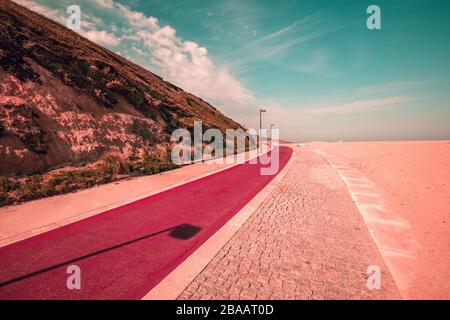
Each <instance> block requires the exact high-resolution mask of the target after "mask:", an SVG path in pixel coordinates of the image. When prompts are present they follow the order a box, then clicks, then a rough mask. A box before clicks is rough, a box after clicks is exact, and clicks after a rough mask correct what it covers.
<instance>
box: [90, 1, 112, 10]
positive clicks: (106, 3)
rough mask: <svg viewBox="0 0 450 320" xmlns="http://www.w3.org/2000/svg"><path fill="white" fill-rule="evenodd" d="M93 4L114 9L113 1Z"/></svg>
mask: <svg viewBox="0 0 450 320" xmlns="http://www.w3.org/2000/svg"><path fill="white" fill-rule="evenodd" d="M94 2H95V3H97V4H98V5H99V6H101V7H104V8H108V9H113V8H114V2H113V0H94Z"/></svg>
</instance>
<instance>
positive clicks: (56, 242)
mask: <svg viewBox="0 0 450 320" xmlns="http://www.w3.org/2000/svg"><path fill="white" fill-rule="evenodd" d="M279 151H280V152H279V153H280V169H279V170H281V169H282V168H283V167H284V166H285V165H286V163H287V162H288V160H289V159H290V157H291V155H292V149H290V148H288V147H280V150H279ZM261 166H262V165H260V164H256V165H255V164H249V163H245V164H241V165H238V166H235V167H233V168H231V169H228V170H225V171H222V172H219V173H216V174H213V175H210V176H207V177H205V178H202V179H199V180H196V181H193V182H190V183H187V184H184V185H181V186H179V187H176V188H173V189H170V190H167V191H165V192H162V193H159V194H156V195H154V196H150V197H148V198H145V199H141V200H139V201H136V202H133V203H130V204H128V205H125V206H122V207H119V208H116V209H112V210H109V211H106V212H104V213H101V214H98V215H96V216H93V217H91V218H88V219H85V220H82V221H79V222H75V223H73V224H70V225H67V226H64V227H61V228H59V229H56V230H52V231H49V232H46V233H44V234H41V235H38V236H35V237H32V238H29V239H26V240H23V241H20V242H17V243H14V244H11V245H9V246H6V247H3V248H0V299H140V298H142V297H143V296H144V295H145V294H146V293H147V292H148V291H149V290H150V289H152V288H153V287H154V286H155V285H156V284H158V282H160V281H161V280H162V279H163V278H164V277H165V276H166V275H167V274H169V273H170V272H171V271H172V270H173V269H174V268H175V267H176V266H178V265H179V264H180V263H181V262H182V261H183V260H185V259H186V258H187V257H188V256H189V255H190V254H191V253H192V252H193V251H195V250H196V249H197V248H198V247H199V246H200V245H201V244H202V243H204V242H205V241H206V240H207V239H208V238H209V237H211V235H213V234H214V233H215V232H216V231H217V230H218V229H219V228H220V227H222V226H223V225H224V224H225V223H226V222H227V221H228V220H229V219H230V218H231V217H233V216H234V215H235V214H236V213H237V212H238V211H239V210H240V209H241V208H242V207H243V206H245V204H247V203H248V202H249V201H250V200H251V199H252V198H253V197H254V196H255V195H256V194H257V193H258V192H259V191H261V190H262V189H263V188H264V187H265V186H266V185H267V184H268V183H269V182H270V181H271V180H272V179H273V178H274V177H275V176H262V175H260V168H261ZM86 201H89V199H86ZM73 264H75V265H77V266H79V267H80V269H81V289H80V290H69V289H68V288H67V285H66V283H67V278H68V277H69V276H70V274H68V273H67V272H66V270H67V267H68V266H69V265H73Z"/></svg>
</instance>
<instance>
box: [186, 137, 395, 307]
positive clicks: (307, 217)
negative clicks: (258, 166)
mask: <svg viewBox="0 0 450 320" xmlns="http://www.w3.org/2000/svg"><path fill="white" fill-rule="evenodd" d="M293 148H294V149H295V152H296V156H295V160H294V162H293V165H292V167H291V168H290V169H289V172H288V173H287V175H286V176H285V177H284V179H283V180H282V181H281V182H280V183H279V185H278V186H277V188H276V189H275V190H274V192H273V193H272V194H271V195H270V196H269V197H268V198H267V199H266V200H265V201H264V202H263V203H262V205H261V206H260V207H259V208H258V210H257V211H256V212H255V213H254V214H253V215H252V216H251V217H250V219H249V220H248V221H247V222H246V224H245V225H244V226H243V227H242V228H241V229H240V230H239V231H238V232H237V233H236V235H235V236H234V237H233V238H232V239H231V240H230V241H229V242H228V244H227V245H226V246H225V247H224V248H222V250H221V251H220V252H219V253H218V254H217V255H216V257H215V258H214V259H213V260H212V261H211V262H210V263H209V265H208V266H207V267H206V268H205V269H204V270H203V271H202V273H200V274H199V275H198V276H197V278H196V279H195V280H194V281H193V282H192V283H191V284H190V285H189V286H188V287H187V288H186V290H185V291H184V292H183V293H182V294H181V295H180V296H179V299H386V298H400V295H399V293H398V290H397V287H396V285H395V284H394V282H393V280H392V277H391V275H390V273H389V271H388V269H387V268H386V266H385V264H384V262H383V260H382V258H381V256H380V254H379V253H378V250H377V248H376V246H375V245H374V243H373V241H372V239H371V237H370V234H369V232H368V230H367V227H366V225H365V224H364V222H363V220H362V218H361V216H360V214H359V212H358V210H357V209H356V207H355V206H354V204H353V202H352V200H351V198H350V195H349V194H348V192H347V189H346V188H345V185H344V183H343V182H342V181H341V180H340V178H339V176H338V175H337V173H336V172H335V171H334V170H333V169H332V168H331V167H330V166H329V165H328V164H327V163H326V162H325V161H324V160H323V159H322V158H320V157H319V156H318V155H316V154H315V153H313V152H312V151H311V150H309V149H308V148H301V147H297V146H296V147H293ZM370 265H378V266H379V267H380V268H381V289H380V290H376V289H375V290H369V289H368V288H367V285H366V281H367V275H366V272H367V268H368V266H370Z"/></svg>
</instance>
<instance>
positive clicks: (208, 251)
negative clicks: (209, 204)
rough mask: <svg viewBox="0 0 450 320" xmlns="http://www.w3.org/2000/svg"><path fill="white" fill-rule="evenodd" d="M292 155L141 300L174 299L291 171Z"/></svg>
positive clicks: (293, 154) (293, 155) (293, 157)
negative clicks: (283, 165)
mask: <svg viewBox="0 0 450 320" xmlns="http://www.w3.org/2000/svg"><path fill="white" fill-rule="evenodd" d="M295 154H296V153H295V152H293V153H292V156H291V159H290V160H289V162H288V163H287V164H286V166H285V167H284V168H283V170H281V172H280V173H279V174H278V175H277V176H276V177H275V178H274V179H273V180H272V181H271V182H270V183H269V184H268V185H267V186H265V187H264V189H262V190H261V191H260V192H259V193H258V194H257V195H256V196H255V197H254V198H253V199H252V200H251V201H250V202H249V203H248V204H247V205H246V206H245V207H243V208H242V209H241V210H240V211H239V212H238V213H236V215H235V216H234V217H233V218H231V219H230V220H229V221H228V222H227V223H226V224H225V225H224V226H223V227H222V228H220V229H219V230H218V231H217V232H216V233H215V234H214V235H213V236H211V238H209V239H208V240H207V241H206V242H205V243H203V244H202V245H201V246H200V247H199V248H198V249H197V250H196V251H194V253H192V254H191V255H190V256H189V257H188V258H187V259H186V260H184V261H183V262H182V263H181V264H180V265H179V266H178V267H177V268H176V269H175V270H173V271H172V272H171V273H170V274H169V275H167V276H166V277H165V278H164V279H163V280H162V281H161V282H160V283H159V284H157V285H156V286H155V287H154V288H153V289H152V290H150V291H149V292H148V293H147V294H146V295H145V296H144V297H143V298H142V300H175V299H177V298H178V296H179V295H180V294H181V293H182V292H183V291H184V290H185V289H186V288H187V287H188V286H189V284H190V283H191V282H192V281H193V280H194V279H195V278H196V277H197V276H198V275H199V274H200V273H201V272H202V271H203V269H204V268H205V267H206V266H207V265H208V264H209V263H210V262H211V260H212V259H213V258H214V257H215V256H216V255H217V253H219V251H220V250H221V249H222V248H223V247H224V246H225V245H226V244H227V243H228V241H229V240H230V239H231V238H232V237H233V236H234V235H235V234H236V232H237V231H238V230H239V229H240V228H241V227H242V226H243V225H244V223H245V222H246V221H247V220H248V218H250V217H251V215H252V214H253V213H254V212H255V211H256V209H258V208H259V206H260V205H261V204H262V202H263V201H264V200H265V199H266V198H267V197H268V196H269V195H270V194H271V193H272V191H273V190H274V189H275V188H276V187H277V185H278V184H279V182H280V181H281V180H282V179H283V178H284V177H285V176H286V174H287V172H288V171H289V169H290V168H291V166H292V164H293V162H294V159H295Z"/></svg>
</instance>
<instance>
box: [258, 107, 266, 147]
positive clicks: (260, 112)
mask: <svg viewBox="0 0 450 320" xmlns="http://www.w3.org/2000/svg"><path fill="white" fill-rule="evenodd" d="M263 112H266V109H262V108H260V109H259V132H258V147H261V130H262V113H263Z"/></svg>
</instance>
